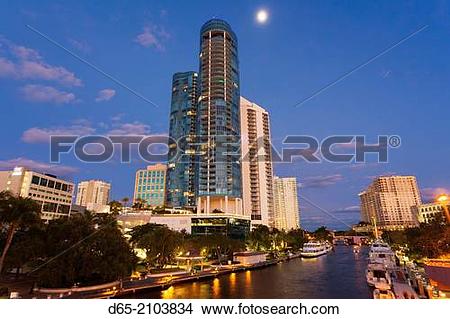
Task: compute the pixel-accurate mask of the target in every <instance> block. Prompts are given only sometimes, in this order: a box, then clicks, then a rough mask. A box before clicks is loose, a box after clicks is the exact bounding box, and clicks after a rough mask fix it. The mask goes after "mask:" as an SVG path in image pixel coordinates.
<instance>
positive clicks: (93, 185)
mask: <svg viewBox="0 0 450 319" xmlns="http://www.w3.org/2000/svg"><path fill="white" fill-rule="evenodd" d="M110 191H111V184H109V183H107V182H103V181H99V180H89V181H83V182H80V183H78V187H77V199H76V204H77V205H80V206H84V207H86V208H87V209H88V210H90V211H92V212H95V213H109V206H108V203H109V193H110Z"/></svg>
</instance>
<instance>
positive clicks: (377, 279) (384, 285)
mask: <svg viewBox="0 0 450 319" xmlns="http://www.w3.org/2000/svg"><path fill="white" fill-rule="evenodd" d="M366 280H367V284H368V285H369V286H373V287H375V288H376V289H380V290H388V289H390V288H391V285H392V280H391V276H390V275H389V271H388V270H387V269H386V267H385V266H384V265H383V264H369V266H368V267H367V273H366Z"/></svg>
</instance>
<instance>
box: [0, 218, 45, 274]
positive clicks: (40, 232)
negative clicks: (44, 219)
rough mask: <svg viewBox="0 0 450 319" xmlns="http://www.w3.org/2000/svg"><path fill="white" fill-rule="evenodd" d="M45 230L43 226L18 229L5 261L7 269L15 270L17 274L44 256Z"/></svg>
mask: <svg viewBox="0 0 450 319" xmlns="http://www.w3.org/2000/svg"><path fill="white" fill-rule="evenodd" d="M45 238H46V228H45V226H44V225H43V224H39V225H34V226H31V227H29V228H27V229H19V230H18V231H17V232H16V235H15V236H14V240H13V242H12V244H11V246H10V248H9V252H8V255H7V256H6V259H5V267H6V268H7V269H13V268H15V269H16V270H17V274H19V272H20V270H21V269H22V268H23V267H24V266H25V265H27V264H28V265H30V266H31V265H32V264H35V263H36V262H37V261H39V259H40V258H42V257H43V256H45V249H46V245H45Z"/></svg>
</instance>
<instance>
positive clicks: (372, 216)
mask: <svg viewBox="0 0 450 319" xmlns="http://www.w3.org/2000/svg"><path fill="white" fill-rule="evenodd" d="M359 198H360V200H361V219H362V220H363V221H365V222H368V223H373V222H374V220H375V221H376V224H377V227H379V228H381V229H387V230H394V229H404V228H408V227H414V226H417V223H418V222H417V217H416V216H415V214H414V212H413V208H412V207H413V206H418V205H421V204H422V201H421V198H420V193H419V188H418V186H417V181H416V178H415V177H414V176H380V177H377V178H375V179H374V180H373V181H372V183H371V184H370V185H369V187H368V188H367V189H366V190H365V191H363V192H361V193H360V194H359Z"/></svg>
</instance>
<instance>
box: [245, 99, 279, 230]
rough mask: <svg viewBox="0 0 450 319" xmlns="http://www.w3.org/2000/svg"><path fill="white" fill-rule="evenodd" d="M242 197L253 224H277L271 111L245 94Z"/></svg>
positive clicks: (246, 213)
mask: <svg viewBox="0 0 450 319" xmlns="http://www.w3.org/2000/svg"><path fill="white" fill-rule="evenodd" d="M240 108H241V115H240V116H241V150H242V164H241V165H242V200H243V209H244V214H245V215H247V216H250V217H251V223H252V226H255V225H260V224H261V225H266V226H269V227H274V226H275V224H274V212H273V209H274V208H273V168H272V153H271V151H272V150H271V143H270V122H269V113H268V112H267V111H266V110H265V109H263V108H262V107H260V106H259V105H257V104H255V103H253V102H251V101H249V100H247V99H245V98H244V97H242V96H241V100H240Z"/></svg>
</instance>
